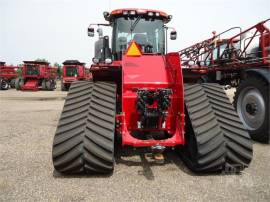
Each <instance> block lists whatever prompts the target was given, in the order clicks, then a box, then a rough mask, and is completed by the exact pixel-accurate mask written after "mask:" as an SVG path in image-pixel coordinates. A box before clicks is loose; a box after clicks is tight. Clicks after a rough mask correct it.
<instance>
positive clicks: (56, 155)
mask: <svg viewBox="0 0 270 202" xmlns="http://www.w3.org/2000/svg"><path fill="white" fill-rule="evenodd" d="M103 15H104V18H105V20H106V21H107V23H105V24H104V23H101V24H91V25H90V26H89V28H88V35H89V36H90V37H93V36H94V35H95V32H97V33H98V40H97V42H96V43H95V56H94V58H93V64H92V65H91V74H92V80H91V81H75V82H73V83H72V84H71V87H70V90H69V92H68V95H67V97H66V100H65V104H64V107H63V111H62V114H61V116H60V120H59V123H58V126H57V130H56V134H55V137H54V141H53V149H52V157H53V165H54V168H55V169H56V170H57V171H59V172H61V173H65V174H73V173H111V172H112V171H113V169H114V162H115V152H116V151H117V149H118V147H122V148H127V147H131V148H134V149H135V148H145V149H147V150H148V151H151V152H153V153H158V154H160V155H162V152H163V151H164V150H165V149H169V148H174V149H175V150H176V151H177V152H178V153H179V156H181V157H182V159H183V161H184V162H185V163H186V165H187V166H188V167H189V168H190V169H191V170H193V171H196V172H221V171H225V172H226V171H232V172H240V171H242V170H243V169H245V168H246V167H248V166H249V164H250V162H251V159H252V156H253V149H252V141H251V139H250V136H249V134H248V132H247V130H246V128H245V127H244V125H243V123H242V121H241V116H240V118H239V115H238V114H237V113H236V111H235V110H234V107H233V106H232V104H231V103H230V101H229V98H228V97H227V95H226V93H225V91H224V89H223V87H222V86H221V85H220V84H218V83H207V82H206V83H197V81H196V82H194V80H191V81H189V80H187V79H189V78H188V77H187V74H186V70H185V65H184V64H183V61H182V62H181V58H182V55H181V53H180V54H179V53H167V45H166V44H167V37H166V36H167V33H168V32H169V30H170V29H171V32H170V34H169V35H170V39H171V40H174V39H176V37H177V33H176V31H175V30H174V29H172V28H169V27H167V23H168V22H169V21H170V20H171V19H172V16H171V15H167V14H166V13H164V12H162V11H156V10H148V9H118V10H114V11H112V12H111V13H109V12H104V13H103ZM102 26H108V27H112V29H113V32H112V37H111V38H112V44H111V48H110V37H109V36H103V32H102V28H101V27H102ZM96 27H97V29H96ZM268 39H269V38H268ZM184 81H185V82H184Z"/></svg>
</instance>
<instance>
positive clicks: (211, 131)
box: [181, 84, 252, 172]
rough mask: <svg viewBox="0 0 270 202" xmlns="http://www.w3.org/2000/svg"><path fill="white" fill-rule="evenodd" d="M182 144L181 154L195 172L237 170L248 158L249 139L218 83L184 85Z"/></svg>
mask: <svg viewBox="0 0 270 202" xmlns="http://www.w3.org/2000/svg"><path fill="white" fill-rule="evenodd" d="M185 110H186V134H185V139H186V145H185V146H184V147H183V148H181V150H182V152H181V156H182V158H183V160H184V161H185V162H186V163H187V166H188V167H189V168H190V169H192V170H193V171H197V172H217V171H219V172H220V171H225V172H229V171H230V172H239V171H241V170H243V169H244V168H246V167H248V165H249V163H250V161H251V159H252V142H251V140H250V137H249V134H248V133H247V131H246V130H245V129H244V127H243V124H242V122H241V121H240V119H239V117H238V115H237V113H236V112H235V111H234V108H233V106H232V104H231V103H230V101H229V98H228V97H227V95H226V93H225V91H224V90H223V88H222V87H221V86H220V85H218V84H194V85H185Z"/></svg>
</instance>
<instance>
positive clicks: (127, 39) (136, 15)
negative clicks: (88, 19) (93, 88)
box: [88, 9, 176, 63]
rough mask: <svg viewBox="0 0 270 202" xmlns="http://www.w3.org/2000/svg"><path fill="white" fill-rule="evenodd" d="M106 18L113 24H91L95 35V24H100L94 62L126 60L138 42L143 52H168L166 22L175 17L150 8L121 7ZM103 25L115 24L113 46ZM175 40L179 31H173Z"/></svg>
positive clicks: (91, 30) (112, 25)
mask: <svg viewBox="0 0 270 202" xmlns="http://www.w3.org/2000/svg"><path fill="white" fill-rule="evenodd" d="M103 15H104V18H105V20H106V21H108V22H109V24H91V25H90V26H89V28H88V35H89V36H91V37H92V36H94V32H95V30H94V28H93V26H94V25H96V26H98V29H97V32H98V34H99V40H98V41H97V42H96V44H95V57H94V59H93V62H94V63H102V62H105V63H110V62H112V61H115V60H116V61H117V60H121V59H122V55H123V54H124V53H125V52H126V51H127V49H128V47H129V46H130V44H131V42H135V43H136V44H137V46H138V47H139V48H140V51H141V52H142V54H152V55H164V54H165V53H166V51H167V50H166V49H167V47H166V44H167V42H166V40H167V39H166V36H167V30H168V29H169V28H168V27H166V23H168V22H169V21H170V20H171V19H172V16H171V15H167V14H166V13H164V12H161V11H155V10H146V9H118V10H114V11H112V12H111V13H108V12H104V13H103ZM100 26H111V27H112V43H111V48H110V47H109V37H108V36H105V37H103V31H102V29H101V27H100ZM170 38H171V39H172V40H174V39H176V31H175V30H174V29H173V31H171V37H170Z"/></svg>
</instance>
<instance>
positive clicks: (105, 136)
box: [52, 81, 116, 174]
mask: <svg viewBox="0 0 270 202" xmlns="http://www.w3.org/2000/svg"><path fill="white" fill-rule="evenodd" d="M115 113H116V85H115V84H112V83H108V82H88V81H75V82H73V83H72V85H71V87H70V90H69V92H68V95H67V98H66V101H65V104H64V108H63V111H62V114H61V117H60V120H59V123H58V126H57V130H56V134H55V137H54V141H53V149H52V158H53V165H54V168H55V169H56V170H57V171H59V172H61V173H65V174H74V173H111V172H112V171H113V168H114V135H115V134H114V133H115Z"/></svg>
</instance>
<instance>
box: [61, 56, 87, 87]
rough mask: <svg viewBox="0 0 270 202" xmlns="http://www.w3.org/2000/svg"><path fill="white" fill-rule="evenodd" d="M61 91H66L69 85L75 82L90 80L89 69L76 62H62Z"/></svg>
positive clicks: (83, 64)
mask: <svg viewBox="0 0 270 202" xmlns="http://www.w3.org/2000/svg"><path fill="white" fill-rule="evenodd" d="M63 65H64V66H63V68H62V78H61V89H62V90H63V91H66V90H68V89H69V87H70V85H71V83H72V82H73V81H77V80H90V72H89V69H87V68H86V67H85V63H82V62H80V61H78V60H66V61H65V62H63Z"/></svg>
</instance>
